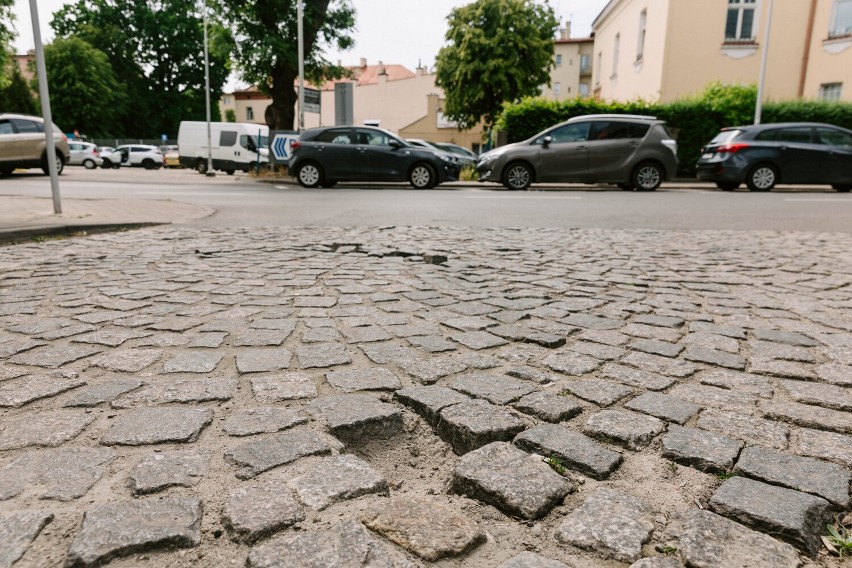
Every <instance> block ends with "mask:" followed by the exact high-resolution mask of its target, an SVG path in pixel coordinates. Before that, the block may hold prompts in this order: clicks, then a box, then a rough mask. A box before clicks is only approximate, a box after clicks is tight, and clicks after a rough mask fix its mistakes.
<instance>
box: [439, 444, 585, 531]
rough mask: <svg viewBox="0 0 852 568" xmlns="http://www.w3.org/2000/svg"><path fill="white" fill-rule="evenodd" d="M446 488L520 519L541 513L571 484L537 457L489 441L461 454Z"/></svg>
mask: <svg viewBox="0 0 852 568" xmlns="http://www.w3.org/2000/svg"><path fill="white" fill-rule="evenodd" d="M450 490H451V491H452V492H454V493H458V494H460V495H467V496H468V497H471V498H473V499H476V500H478V501H482V502H483V503H486V504H488V505H492V506H494V507H496V508H497V509H499V510H500V511H503V512H504V513H506V514H507V515H512V516H516V517H520V518H522V519H539V518H541V517H543V516H545V515H546V514H547V513H548V512H550V510H551V509H552V508H553V507H554V506H556V505H557V504H558V503H559V502H561V501H562V499H563V498H564V497H565V495H567V494H568V493H570V492H571V491H572V490H573V487H572V486H571V484H570V483H568V482H567V481H566V480H565V479H563V478H562V477H561V476H560V475H559V474H557V473H556V472H554V471H553V470H552V469H550V466H548V465H547V464H545V463H544V462H543V461H542V460H541V458H539V457H536V456H531V455H529V454H527V453H526V452H524V451H523V450H520V449H518V448H515V447H514V446H512V445H511V444H509V443H506V442H493V443H491V444H488V445H487V446H483V447H481V448H479V449H476V450H473V451H472V452H469V453H467V454H465V455H464V456H462V457H461V458H460V459H459V461H458V463H457V464H456V467H455V469H454V471H453V478H452V483H451V486H450Z"/></svg>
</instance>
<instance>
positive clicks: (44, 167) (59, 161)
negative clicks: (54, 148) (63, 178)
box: [41, 152, 65, 175]
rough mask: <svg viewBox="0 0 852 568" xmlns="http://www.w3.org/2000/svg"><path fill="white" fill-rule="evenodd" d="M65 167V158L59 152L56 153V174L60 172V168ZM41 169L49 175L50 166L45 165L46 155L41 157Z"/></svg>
mask: <svg viewBox="0 0 852 568" xmlns="http://www.w3.org/2000/svg"><path fill="white" fill-rule="evenodd" d="M63 169H65V158H64V157H63V156H62V154H60V153H59V152H57V153H56V175H59V174H61V173H62V170H63ZM41 171H43V172H44V173H45V175H50V168H49V167H48V166H47V159H46V156H45V157H43V158H42V165H41Z"/></svg>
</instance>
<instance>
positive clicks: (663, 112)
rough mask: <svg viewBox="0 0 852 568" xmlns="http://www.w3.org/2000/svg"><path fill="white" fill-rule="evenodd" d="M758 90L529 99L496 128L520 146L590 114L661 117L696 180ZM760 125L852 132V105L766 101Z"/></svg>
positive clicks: (750, 113) (682, 169) (750, 112)
mask: <svg viewBox="0 0 852 568" xmlns="http://www.w3.org/2000/svg"><path fill="white" fill-rule="evenodd" d="M756 101H757V87H755V86H753V85H751V86H740V85H722V84H721V83H712V84H710V85H708V86H707V87H706V88H705V90H704V91H702V92H701V93H699V94H698V95H694V96H691V97H686V98H683V99H680V100H677V101H673V102H671V103H649V102H647V101H642V100H637V101H628V102H604V101H599V100H595V99H580V98H577V99H569V100H565V101H559V102H557V101H549V100H545V99H542V98H527V99H523V100H521V101H519V102H517V103H507V104H506V105H504V107H503V112H502V113H501V115H500V117H499V118H498V120H497V123H496V128H497V129H498V130H500V131H502V132H505V133H506V134H507V137H508V141H509V142H510V143H511V142H520V141H522V140H527V139H528V138H531V137H533V136H534V135H536V134H538V133H539V132H541V131H542V130H544V129H545V128H547V127H549V126H553V125H554V124H558V123H560V122H564V121H566V120H568V119H569V118H573V117H575V116H582V115H586V114H610V113H617V114H641V115H649V116H656V117H657V118H660V119H661V120H665V121H666V122H667V123H668V127H669V130H670V131H671V132H672V135H673V136H674V137H675V138H677V142H678V159H679V161H680V165H679V169H678V175H679V176H682V177H694V176H695V162H696V161H697V160H698V158H699V156H700V155H701V147H702V146H703V145H704V144H706V143H707V142H709V141H710V140H711V139H712V138H713V137H714V136H715V135H716V133H718V132H719V130H721V129H722V128H724V127H727V126H741V125H747V124H752V123H753V122H754V107H755V104H756ZM761 121H762V122H764V123H773V122H824V123H828V124H834V125H836V126H841V127H843V128H848V129H851V130H852V104H850V103H839V102H822V101H782V102H773V101H769V102H764V104H763V112H762V116H761Z"/></svg>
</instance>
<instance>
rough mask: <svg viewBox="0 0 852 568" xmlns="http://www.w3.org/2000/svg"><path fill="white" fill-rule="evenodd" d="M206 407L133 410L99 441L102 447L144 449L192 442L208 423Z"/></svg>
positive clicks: (211, 413) (211, 418) (210, 418)
mask: <svg viewBox="0 0 852 568" xmlns="http://www.w3.org/2000/svg"><path fill="white" fill-rule="evenodd" d="M212 421H213V411H212V410H210V409H206V408H181V407H172V406H170V407H153V408H144V407H143V408H135V409H132V410H128V411H127V412H124V413H123V414H121V415H119V416H118V418H116V419H115V421H113V423H112V425H111V426H110V427H109V430H107V432H106V434H104V435H103V437H102V438H101V444H103V445H105V446H112V445H121V446H144V445H147V444H164V443H167V442H194V441H195V440H197V439H198V436H199V435H200V434H201V430H203V429H204V428H205V427H206V426H207V425H209V424H210V422H212Z"/></svg>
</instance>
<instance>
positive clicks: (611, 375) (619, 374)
mask: <svg viewBox="0 0 852 568" xmlns="http://www.w3.org/2000/svg"><path fill="white" fill-rule="evenodd" d="M600 376H601V377H603V378H605V379H611V380H613V381H618V382H619V383H624V384H625V385H630V386H632V387H637V388H641V389H648V390H654V391H661V390H665V389H667V388H669V387H670V386H672V385H673V384H675V382H676V381H675V379H672V378H671V377H666V376H663V375H659V374H657V373H651V372H649V371H643V370H641V369H634V368H633V367H628V366H626V365H619V364H617V363H607V364H606V365H604V366H603V368H602V369H601V372H600Z"/></svg>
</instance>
